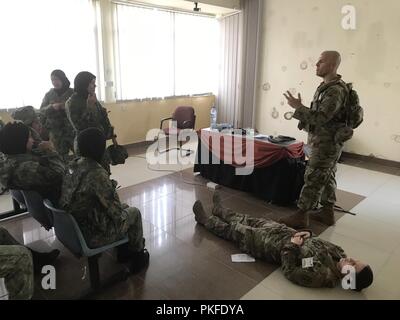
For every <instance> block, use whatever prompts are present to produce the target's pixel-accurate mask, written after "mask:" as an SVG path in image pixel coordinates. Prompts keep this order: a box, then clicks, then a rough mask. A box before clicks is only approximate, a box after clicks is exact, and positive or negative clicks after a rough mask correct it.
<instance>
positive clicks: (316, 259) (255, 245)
mask: <svg viewBox="0 0 400 320" xmlns="http://www.w3.org/2000/svg"><path fill="white" fill-rule="evenodd" d="M205 227H206V228H207V229H208V230H210V231H211V232H213V233H214V234H216V235H218V236H220V237H222V238H225V239H227V240H230V241H233V242H234V243H235V244H237V245H238V246H239V248H240V249H241V250H242V251H243V252H246V253H249V254H250V255H252V256H253V257H255V258H259V259H262V260H266V261H268V262H270V263H275V264H281V266H282V271H283V274H284V276H285V277H286V278H287V279H288V280H290V281H292V282H294V283H296V284H298V285H301V286H305V287H335V286H337V285H338V284H339V283H340V279H341V278H342V275H341V274H340V272H339V270H338V268H337V262H338V261H339V260H340V259H341V258H344V257H346V255H345V253H344V251H343V250H342V249H341V248H340V247H338V246H336V245H334V244H332V243H330V242H327V241H324V240H322V239H319V238H313V237H311V238H308V239H306V240H305V241H304V243H303V245H302V246H298V245H296V244H294V243H291V241H290V240H291V237H292V236H293V235H294V234H295V233H296V232H297V231H296V230H294V229H292V228H289V227H287V226H286V225H284V224H280V223H277V222H275V221H272V220H268V219H262V218H253V217H250V216H248V215H244V214H239V213H236V212H234V211H233V210H231V209H227V208H223V207H221V206H215V207H214V210H213V215H211V216H210V217H209V218H208V220H207V222H206V223H205ZM311 257H312V258H313V266H312V267H309V268H303V267H302V259H303V258H311Z"/></svg>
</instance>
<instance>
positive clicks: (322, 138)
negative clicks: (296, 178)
mask: <svg viewBox="0 0 400 320" xmlns="http://www.w3.org/2000/svg"><path fill="white" fill-rule="evenodd" d="M339 82H341V83H342V84H344V86H345V83H344V82H343V81H342V80H341V77H340V76H338V78H337V79H335V80H332V81H331V82H329V83H327V84H325V83H321V85H320V86H319V87H318V88H317V91H316V92H315V95H314V99H313V102H312V104H311V108H307V107H304V106H302V107H300V108H298V109H296V111H295V113H294V115H293V117H294V118H296V119H298V120H300V122H299V129H300V130H302V129H304V130H305V131H307V132H308V144H309V145H310V146H311V155H310V159H309V162H308V166H307V169H306V172H305V175H304V186H303V189H302V191H301V194H300V198H299V201H298V204H297V205H298V207H299V208H300V209H302V210H310V209H313V208H314V207H316V206H317V205H318V202H319V201H320V202H321V204H322V206H327V207H329V206H330V207H333V205H334V204H335V202H336V195H335V191H336V180H335V174H336V169H337V167H336V164H337V161H338V160H339V158H340V155H341V153H342V150H343V143H342V142H337V141H335V134H336V132H337V130H338V129H339V128H342V127H344V126H345V122H346V120H345V118H346V115H345V109H344V107H343V106H344V104H345V100H346V98H347V91H346V90H345V87H343V86H342V85H340V84H339Z"/></svg>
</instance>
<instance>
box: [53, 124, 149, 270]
mask: <svg viewBox="0 0 400 320" xmlns="http://www.w3.org/2000/svg"><path fill="white" fill-rule="evenodd" d="M77 143H78V151H79V154H80V155H81V157H79V158H76V159H74V160H73V161H71V162H70V163H69V167H68V170H67V174H66V176H65V177H64V181H63V186H62V191H61V198H60V201H59V205H60V207H61V208H62V209H64V210H66V211H67V212H69V213H70V214H71V215H72V216H73V217H74V218H75V219H76V221H77V223H78V225H79V227H80V229H81V230H82V234H83V236H84V238H85V240H86V241H87V243H88V246H89V247H91V248H96V247H100V246H104V245H107V244H110V243H113V242H115V241H117V240H119V239H122V238H124V237H125V236H126V235H128V238H129V242H128V244H127V245H124V246H120V247H119V248H118V260H119V261H120V262H128V261H130V262H131V265H130V269H131V271H132V272H136V271H138V270H140V269H141V268H143V267H144V266H146V265H147V264H148V261H149V253H148V252H147V250H146V249H145V248H144V238H143V226H142V216H141V214H140V211H139V210H138V209H137V208H130V207H129V206H128V205H126V204H123V203H121V201H120V200H119V197H118V194H117V192H116V190H115V188H114V185H113V183H112V181H111V180H110V177H109V174H108V172H107V171H106V170H105V169H104V167H102V165H101V164H100V163H101V161H102V159H103V155H104V152H105V146H106V138H105V136H104V134H103V132H102V131H101V130H99V129H97V128H88V129H85V130H83V131H82V132H81V133H80V134H79V136H78V139H77Z"/></svg>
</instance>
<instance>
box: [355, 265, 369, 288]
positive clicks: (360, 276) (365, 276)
mask: <svg viewBox="0 0 400 320" xmlns="http://www.w3.org/2000/svg"><path fill="white" fill-rule="evenodd" d="M373 281H374V274H373V272H372V269H371V267H370V266H365V267H364V268H363V269H362V270H361V271H360V272H357V273H356V288H355V289H354V290H355V291H361V290H362V289H365V288H368V287H369V286H370V285H371V284H372V282H373Z"/></svg>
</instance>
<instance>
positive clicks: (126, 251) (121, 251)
mask: <svg viewBox="0 0 400 320" xmlns="http://www.w3.org/2000/svg"><path fill="white" fill-rule="evenodd" d="M145 245H146V240H145V238H143V248H144V247H145ZM136 253H137V252H135V251H132V249H131V248H130V244H129V242H127V243H124V244H121V245H120V246H118V247H117V260H118V262H120V263H127V262H129V261H131V260H132V258H133V256H134V255H135V254H136Z"/></svg>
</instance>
